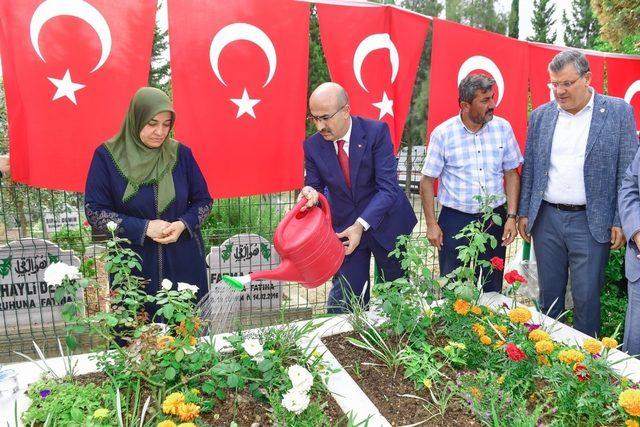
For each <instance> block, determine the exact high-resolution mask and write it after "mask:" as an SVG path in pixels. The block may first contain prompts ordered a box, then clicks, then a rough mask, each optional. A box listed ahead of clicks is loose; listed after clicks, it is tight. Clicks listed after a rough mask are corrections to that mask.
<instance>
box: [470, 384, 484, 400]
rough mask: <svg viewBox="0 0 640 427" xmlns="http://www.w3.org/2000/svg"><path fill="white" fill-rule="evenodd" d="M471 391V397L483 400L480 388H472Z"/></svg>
mask: <svg viewBox="0 0 640 427" xmlns="http://www.w3.org/2000/svg"><path fill="white" fill-rule="evenodd" d="M469 391H470V392H471V395H472V396H473V397H475V398H476V399H482V392H481V391H480V389H479V388H478V387H471V388H470V389H469Z"/></svg>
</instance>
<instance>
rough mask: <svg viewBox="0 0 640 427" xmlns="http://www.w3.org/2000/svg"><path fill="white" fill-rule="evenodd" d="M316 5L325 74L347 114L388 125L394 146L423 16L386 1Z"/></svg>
mask: <svg viewBox="0 0 640 427" xmlns="http://www.w3.org/2000/svg"><path fill="white" fill-rule="evenodd" d="M316 7H317V10H318V22H319V24H320V39H321V40H322V47H323V49H324V52H325V56H326V59H327V65H328V67H329V73H330V74H331V80H333V81H334V82H336V83H339V84H340V85H342V86H343V87H344V88H345V90H346V91H347V93H348V94H349V98H350V104H351V111H352V112H353V114H356V115H360V116H364V117H369V118H372V119H377V120H383V121H385V122H386V123H387V124H388V125H389V129H390V131H391V136H392V138H393V142H394V145H395V149H396V151H397V150H398V147H399V146H400V141H401V138H402V132H403V130H404V124H405V120H406V118H407V113H408V112H409V106H410V103H411V95H412V93H413V84H414V82H415V78H416V72H417V70H418V64H419V62H420V55H421V53H422V48H423V46H424V41H425V38H426V36H427V32H428V30H429V25H430V20H429V18H427V17H426V16H422V15H419V14H416V13H413V12H409V11H407V10H404V9H399V8H396V7H391V6H373V7H371V6H370V7H363V6H347V5H327V4H318V5H317V6H316Z"/></svg>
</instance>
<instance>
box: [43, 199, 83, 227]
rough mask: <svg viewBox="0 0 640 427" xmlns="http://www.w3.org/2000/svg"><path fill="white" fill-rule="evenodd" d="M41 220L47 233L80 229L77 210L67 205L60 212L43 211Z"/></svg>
mask: <svg viewBox="0 0 640 427" xmlns="http://www.w3.org/2000/svg"><path fill="white" fill-rule="evenodd" d="M43 219H44V228H45V231H46V232H47V233H55V232H57V231H61V230H66V229H72V230H78V229H79V228H80V215H79V214H78V210H77V209H74V208H73V207H72V206H69V205H64V207H63V208H62V210H59V211H58V210H57V211H55V212H53V213H52V212H50V211H45V213H44V215H43Z"/></svg>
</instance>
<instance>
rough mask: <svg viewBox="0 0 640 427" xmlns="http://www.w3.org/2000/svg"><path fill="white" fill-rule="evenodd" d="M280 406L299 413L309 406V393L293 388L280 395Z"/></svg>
mask: <svg viewBox="0 0 640 427" xmlns="http://www.w3.org/2000/svg"><path fill="white" fill-rule="evenodd" d="M282 406H283V407H284V408H285V409H286V410H287V411H289V412H293V413H294V414H296V415H300V414H301V413H302V412H304V410H305V409H307V406H309V395H308V394H307V393H304V392H302V391H301V390H298V389H295V388H293V389H291V390H289V391H288V392H286V393H285V394H284V396H282Z"/></svg>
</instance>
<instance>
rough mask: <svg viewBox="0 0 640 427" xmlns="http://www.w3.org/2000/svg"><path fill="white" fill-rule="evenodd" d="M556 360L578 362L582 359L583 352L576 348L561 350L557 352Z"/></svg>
mask: <svg viewBox="0 0 640 427" xmlns="http://www.w3.org/2000/svg"><path fill="white" fill-rule="evenodd" d="M558 360H560V361H561V362H563V363H567V364H572V365H573V364H574V363H580V362H582V361H583V360H584V354H583V353H582V352H581V351H579V350H576V349H573V348H571V349H569V350H562V351H560V352H559V353H558Z"/></svg>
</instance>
